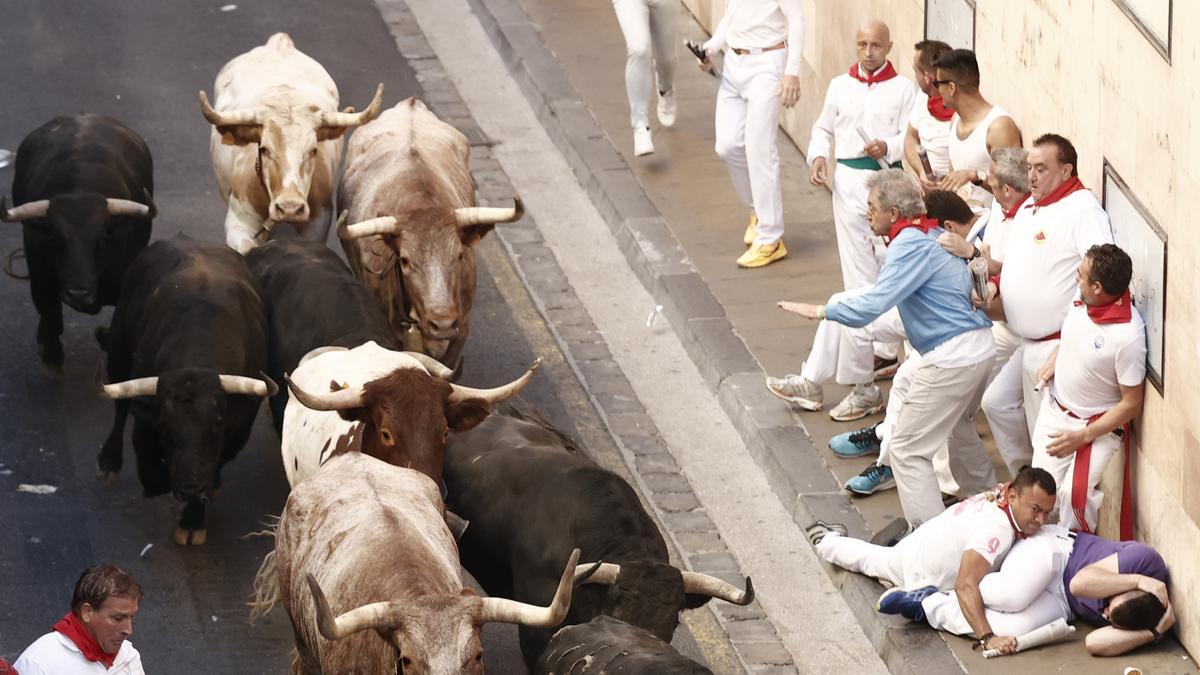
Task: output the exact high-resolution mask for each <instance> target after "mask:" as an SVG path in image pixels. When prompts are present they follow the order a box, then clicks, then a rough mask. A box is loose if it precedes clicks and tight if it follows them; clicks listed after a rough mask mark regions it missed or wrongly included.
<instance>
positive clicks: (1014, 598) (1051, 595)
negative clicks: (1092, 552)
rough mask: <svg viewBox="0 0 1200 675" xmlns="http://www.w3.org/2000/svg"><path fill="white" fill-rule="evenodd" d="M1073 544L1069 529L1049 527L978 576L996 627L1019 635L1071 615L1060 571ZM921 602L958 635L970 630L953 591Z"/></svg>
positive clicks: (935, 622) (938, 623)
mask: <svg viewBox="0 0 1200 675" xmlns="http://www.w3.org/2000/svg"><path fill="white" fill-rule="evenodd" d="M1073 545H1074V540H1072V539H1071V538H1069V537H1067V536H1065V535H1058V534H1049V533H1046V532H1043V533H1040V534H1038V535H1036V536H1034V537H1030V538H1029V539H1022V540H1019V541H1017V543H1015V544H1013V547H1012V550H1011V551H1009V553H1008V556H1007V557H1006V558H1005V559H1004V563H1003V564H1002V565H1001V566H1000V569H999V570H998V571H996V572H992V573H991V574H988V575H986V576H984V577H983V580H982V581H980V582H979V594H980V595H981V596H982V597H983V606H984V614H985V615H986V616H987V620H988V623H989V624H990V625H991V627H992V632H993V633H995V634H996V635H1001V636H1008V637H1017V636H1020V635H1024V634H1025V633H1028V632H1029V631H1031V630H1033V629H1035V628H1038V627H1040V626H1045V625H1046V624H1048V623H1050V622H1051V621H1054V620H1055V619H1063V620H1064V621H1070V620H1071V608H1070V605H1068V604H1067V596H1066V589H1065V588H1063V578H1062V576H1063V571H1064V570H1065V569H1066V567H1067V559H1068V558H1070V556H1071V548H1072V546H1073ZM921 606H922V607H923V608H924V609H925V619H926V620H927V621H928V622H929V625H930V626H933V627H934V628H936V629H938V630H944V631H949V632H951V633H954V634H955V635H970V634H971V633H972V630H971V625H970V624H969V623H967V619H966V617H965V616H964V615H963V611H962V607H961V606H960V605H959V604H958V596H957V595H956V594H955V593H954V592H953V591H952V592H950V593H934V594H933V595H930V596H929V597H927V598H925V600H923V601H922V602H921Z"/></svg>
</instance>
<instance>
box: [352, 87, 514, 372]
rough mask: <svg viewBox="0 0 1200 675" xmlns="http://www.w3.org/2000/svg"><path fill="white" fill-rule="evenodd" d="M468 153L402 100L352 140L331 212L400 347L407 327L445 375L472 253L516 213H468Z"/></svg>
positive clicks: (461, 336)
mask: <svg viewBox="0 0 1200 675" xmlns="http://www.w3.org/2000/svg"><path fill="white" fill-rule="evenodd" d="M469 151H470V147H469V145H468V143H467V138H466V136H463V135H462V133H460V132H459V131H458V130H457V129H455V128H454V127H452V126H450V125H449V124H446V123H444V122H442V121H441V120H439V119H438V118H437V117H436V116H435V115H434V114H433V113H431V112H430V111H429V109H428V108H426V107H425V104H424V103H422V102H421V101H420V100H418V99H416V98H409V99H407V100H405V101H402V102H400V103H398V104H397V105H396V106H395V107H393V108H390V109H388V110H385V111H384V112H383V113H382V114H381V115H380V116H379V118H378V119H376V120H375V121H373V122H371V123H370V124H366V125H364V126H363V127H362V128H361V129H359V130H358V131H356V132H355V134H354V137H353V138H351V139H350V144H349V147H348V148H347V150H346V171H345V174H344V175H343V176H342V181H341V184H340V185H339V187H338V208H339V209H345V211H343V216H344V217H345V218H346V219H347V220H346V222H348V223H354V224H353V225H343V224H342V222H341V221H339V226H338V236H339V237H340V238H341V240H342V246H343V247H344V248H345V250H346V258H347V259H348V260H349V261H350V264H351V267H352V268H353V270H354V274H355V276H357V277H358V278H359V279H361V280H362V282H363V283H364V284H366V286H367V287H368V288H370V289H371V291H372V292H373V293H375V295H376V296H377V297H378V298H379V299H380V300H381V301H382V303H383V305H384V306H385V307H386V308H387V312H388V320H389V322H390V323H391V325H392V327H393V330H395V331H396V334H397V337H398V338H400V339H401V341H404V339H405V332H406V331H407V329H408V327H409V326H410V325H412V324H413V322H414V321H415V325H416V328H418V329H419V330H420V336H421V338H422V341H423V343H424V344H423V347H422V350H423V351H424V352H426V353H427V354H429V355H431V356H433V357H434V358H437V359H438V360H439V361H441V362H442V363H444V364H446V365H448V366H450V367H452V368H457V365H458V359H459V356H460V355H461V354H462V348H463V345H464V344H465V343H466V340H467V334H468V332H469V321H470V316H471V304H472V302H473V301H474V298H475V252H474V250H473V247H474V246H475V244H477V243H479V240H480V239H482V238H483V237H484V235H486V234H487V233H488V232H490V231H491V230H492V228H493V227H495V225H496V224H497V223H507V222H512V221H514V220H517V219H518V218H520V217H521V214H522V213H523V212H524V208H523V206H522V205H521V201H520V200H519V199H517V200H515V201H514V205H513V207H512V208H481V207H477V206H476V205H475V183H474V181H473V180H472V178H471V173H470V169H469V166H468V154H469ZM381 216H391V217H394V220H392V219H390V218H380V217H381ZM408 344H411V341H409V342H408Z"/></svg>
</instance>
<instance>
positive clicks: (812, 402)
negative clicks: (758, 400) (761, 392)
mask: <svg viewBox="0 0 1200 675" xmlns="http://www.w3.org/2000/svg"><path fill="white" fill-rule="evenodd" d="M767 391H769V392H771V393H772V394H775V395H776V396H778V397H779V398H781V399H783V400H785V401H791V402H792V403H795V404H796V405H798V406H800V407H801V408H804V409H805V410H820V409H821V407H822V406H824V405H825V392H824V391H822V390H821V385H819V384H814V383H812V382H809V381H808V380H806V379H804V378H803V377H800V376H799V375H793V374H791V373H788V374H787V375H785V376H783V377H768V378H767Z"/></svg>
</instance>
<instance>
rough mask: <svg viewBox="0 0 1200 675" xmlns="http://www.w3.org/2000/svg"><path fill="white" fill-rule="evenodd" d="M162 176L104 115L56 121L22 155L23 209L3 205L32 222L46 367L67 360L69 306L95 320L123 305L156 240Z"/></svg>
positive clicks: (13, 216) (30, 254)
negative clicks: (126, 287)
mask: <svg viewBox="0 0 1200 675" xmlns="http://www.w3.org/2000/svg"><path fill="white" fill-rule="evenodd" d="M153 173H154V170H153V161H152V160H151V157H150V149H149V148H148V147H146V142H145V141H143V140H142V137H141V136H138V135H137V133H136V132H134V131H133V130H132V129H130V128H129V127H127V126H125V125H124V124H122V123H121V122H119V121H117V120H115V119H113V118H111V117H104V116H101V115H91V114H81V115H74V116H70V117H56V118H54V119H52V120H50V121H49V122H47V123H45V124H44V125H42V126H40V127H38V128H37V129H35V130H34V131H32V132H31V133H30V134H29V135H28V136H26V137H25V140H23V141H21V145H20V147H18V148H17V159H16V167H15V174H14V176H13V187H12V194H13V201H14V203H15V204H16V206H14V207H13V208H12V209H9V208H7V206H8V205H7V203H4V204H0V221H4V222H18V221H19V222H21V223H22V224H23V228H22V233H23V235H24V240H25V258H26V261H27V263H28V266H29V291H30V293H31V294H32V296H33V305H34V307H35V308H36V309H37V312H38V317H39V318H38V328H37V345H38V353H39V355H40V356H41V358H42V361H43V362H44V363H46V365H49V366H51V367H55V368H57V367H59V366H61V365H62V362H63V346H62V341H61V339H60V337H61V336H62V331H63V316H62V304H63V303H66V304H67V305H68V306H70V307H72V308H73V309H75V310H78V311H80V312H84V313H86V314H96V313H98V312H99V311H100V308H101V307H103V306H105V305H113V304H115V303H116V301H117V296H118V295H119V294H120V292H121V278H122V276H123V275H124V274H125V270H126V269H127V268H128V267H129V264H130V263H131V262H132V261H133V259H134V257H136V256H137V254H138V253H139V252H140V251H141V250H142V249H143V248H145V247H146V243H147V242H148V241H150V223H151V220H152V219H153V218H154V215H155V211H154V203H153V201H152V198H153V195H154V176H153Z"/></svg>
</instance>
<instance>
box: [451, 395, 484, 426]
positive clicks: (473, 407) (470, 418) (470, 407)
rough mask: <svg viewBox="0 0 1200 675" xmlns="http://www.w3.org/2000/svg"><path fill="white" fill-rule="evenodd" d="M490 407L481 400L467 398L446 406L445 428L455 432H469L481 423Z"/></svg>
mask: <svg viewBox="0 0 1200 675" xmlns="http://www.w3.org/2000/svg"><path fill="white" fill-rule="evenodd" d="M491 412H492V406H491V404H489V403H488V402H487V401H485V400H483V399H481V398H468V399H463V400H461V401H457V402H455V403H447V404H446V426H448V427H450V428H451V429H453V430H455V431H469V430H471V429H474V428H475V427H477V426H479V425H480V424H482V423H483V421H484V420H485V419H487V416H488V415H490V414H491Z"/></svg>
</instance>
